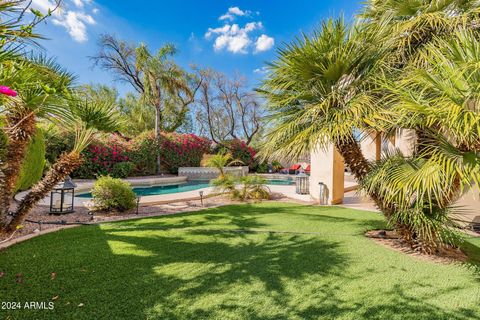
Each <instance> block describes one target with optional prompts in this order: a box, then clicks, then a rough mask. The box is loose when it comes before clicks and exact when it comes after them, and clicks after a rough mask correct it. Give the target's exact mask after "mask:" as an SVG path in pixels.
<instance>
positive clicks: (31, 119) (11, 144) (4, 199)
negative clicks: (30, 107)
mask: <svg viewBox="0 0 480 320" xmlns="http://www.w3.org/2000/svg"><path fill="white" fill-rule="evenodd" d="M6 120H7V126H8V129H7V130H6V134H7V137H8V144H7V155H6V157H5V164H4V165H3V168H2V172H3V174H4V177H0V180H1V181H0V197H1V200H0V204H2V206H1V207H0V223H1V222H2V221H3V220H5V219H6V218H7V215H8V213H9V210H10V202H11V200H12V198H13V192H14V190H15V186H16V184H17V180H18V176H19V174H20V169H21V166H22V162H23V158H24V157H25V152H26V150H27V146H28V143H29V142H30V139H31V138H32V136H33V135H34V133H35V126H36V120H35V116H34V115H33V114H27V115H25V114H23V113H13V114H9V115H7V118H6Z"/></svg>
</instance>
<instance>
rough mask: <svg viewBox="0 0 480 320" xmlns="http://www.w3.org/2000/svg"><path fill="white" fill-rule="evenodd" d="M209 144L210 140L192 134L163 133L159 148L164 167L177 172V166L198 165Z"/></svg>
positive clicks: (208, 148) (207, 150)
mask: <svg viewBox="0 0 480 320" xmlns="http://www.w3.org/2000/svg"><path fill="white" fill-rule="evenodd" d="M210 145H211V142H210V140H208V139H205V138H202V137H198V136H196V135H194V134H177V133H169V134H164V135H163V139H162V142H161V149H160V150H161V155H162V162H163V165H164V169H165V170H166V171H168V172H170V173H177V172H178V168H179V167H199V166H200V162H201V161H202V158H203V155H204V154H206V153H209V152H210Z"/></svg>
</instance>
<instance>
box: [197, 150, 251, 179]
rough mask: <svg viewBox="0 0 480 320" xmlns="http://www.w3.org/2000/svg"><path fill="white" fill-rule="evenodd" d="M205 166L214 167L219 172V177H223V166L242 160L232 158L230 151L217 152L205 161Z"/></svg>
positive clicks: (240, 162) (239, 162)
mask: <svg viewBox="0 0 480 320" xmlns="http://www.w3.org/2000/svg"><path fill="white" fill-rule="evenodd" d="M206 164H207V166H209V167H212V168H216V169H218V171H219V172H220V175H219V178H223V177H225V175H226V174H225V167H228V166H231V165H234V164H243V162H242V161H240V160H238V159H233V157H232V154H231V153H228V152H227V153H218V154H215V155H213V156H212V157H211V158H209V159H208V161H207V163H206Z"/></svg>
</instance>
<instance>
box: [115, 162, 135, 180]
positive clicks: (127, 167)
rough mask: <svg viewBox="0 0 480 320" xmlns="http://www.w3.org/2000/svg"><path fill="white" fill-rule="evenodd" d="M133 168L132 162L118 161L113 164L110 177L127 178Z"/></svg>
mask: <svg viewBox="0 0 480 320" xmlns="http://www.w3.org/2000/svg"><path fill="white" fill-rule="evenodd" d="M134 169H135V164H133V163H132V162H129V161H126V162H118V163H116V164H114V165H113V168H112V177H114V178H128V177H129V176H130V175H131V174H132V172H133V170H134Z"/></svg>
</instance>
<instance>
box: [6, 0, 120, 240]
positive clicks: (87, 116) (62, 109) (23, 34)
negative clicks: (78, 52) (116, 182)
mask: <svg viewBox="0 0 480 320" xmlns="http://www.w3.org/2000/svg"><path fill="white" fill-rule="evenodd" d="M23 4H24V3H23V2H22V1H6V2H2V4H1V5H0V13H1V14H2V15H4V14H10V15H9V17H11V18H10V19H11V20H8V19H7V20H4V19H2V20H1V21H2V22H0V23H1V24H2V26H1V27H2V28H0V30H1V31H0V32H1V33H2V36H4V37H3V40H4V41H3V42H2V43H1V44H0V83H1V84H2V90H1V92H0V93H1V94H0V106H1V107H0V114H1V115H2V119H1V121H0V123H1V126H0V130H1V132H2V134H0V136H1V137H2V138H1V139H0V140H1V143H0V144H1V146H0V149H2V152H0V232H1V233H9V232H13V231H14V230H15V229H16V228H17V227H18V226H19V225H20V223H21V222H22V221H23V219H24V218H25V217H26V215H27V214H28V213H29V212H30V210H31V209H32V208H33V206H34V205H35V204H36V203H38V201H40V200H41V199H43V198H44V197H45V196H46V195H47V194H48V192H50V190H52V188H53V187H54V186H55V185H56V184H57V183H59V182H60V181H62V180H63V179H64V178H65V177H66V175H68V174H69V173H70V172H71V171H72V170H74V169H75V168H76V167H77V166H78V165H79V164H80V163H81V161H82V160H81V157H80V152H81V151H82V150H83V148H85V147H86V145H88V143H89V142H90V140H91V138H92V136H93V134H94V133H95V132H96V130H97V129H112V128H113V127H114V126H115V125H116V121H115V117H114V109H113V108H111V107H110V106H107V105H102V104H92V103H90V101H87V100H82V99H81V98H80V97H79V96H78V94H77V93H76V92H75V90H74V87H73V80H74V77H73V76H72V75H71V74H70V73H69V72H67V71H65V70H64V69H62V68H61V67H59V66H58V65H57V64H56V63H55V62H54V61H53V60H49V59H45V58H43V57H39V58H26V57H25V55H24V54H23V51H22V50H21V49H23V48H24V43H25V40H28V39H29V38H31V37H33V36H34V33H33V30H32V29H33V27H34V26H35V21H42V19H43V17H40V16H41V14H40V13H38V12H37V13H36V12H33V13H34V15H35V16H36V17H37V18H34V20H33V21H34V22H27V23H24V17H25V12H26V11H25V10H26V9H25V7H22V5H23ZM27 8H29V3H27ZM15 15H16V16H15ZM5 21H7V22H5ZM11 21H13V23H12V22H11ZM12 47H13V48H16V50H15V51H12V50H13V49H12ZM39 119H48V120H50V121H54V122H57V123H62V125H64V126H65V127H67V128H72V130H74V131H75V132H76V142H75V146H74V148H73V150H71V151H70V152H68V153H64V154H62V156H60V158H59V159H58V160H57V162H55V163H54V164H53V165H52V167H51V169H50V170H49V171H48V172H47V174H46V175H45V177H44V178H43V179H42V180H41V181H40V182H39V183H37V184H36V185H35V186H34V187H33V188H32V189H31V190H30V192H28V193H27V195H26V196H25V197H24V199H22V200H21V201H20V203H19V204H18V205H17V206H16V208H13V211H12V212H11V211H10V210H11V209H12V206H11V204H12V200H13V192H14V190H15V186H16V184H17V181H18V178H19V175H20V169H21V163H22V161H23V159H24V158H25V153H26V149H27V146H28V144H29V143H30V141H31V139H32V137H33V136H34V134H35V132H36V125H37V122H38V120H39Z"/></svg>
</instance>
